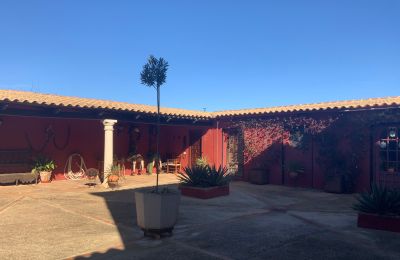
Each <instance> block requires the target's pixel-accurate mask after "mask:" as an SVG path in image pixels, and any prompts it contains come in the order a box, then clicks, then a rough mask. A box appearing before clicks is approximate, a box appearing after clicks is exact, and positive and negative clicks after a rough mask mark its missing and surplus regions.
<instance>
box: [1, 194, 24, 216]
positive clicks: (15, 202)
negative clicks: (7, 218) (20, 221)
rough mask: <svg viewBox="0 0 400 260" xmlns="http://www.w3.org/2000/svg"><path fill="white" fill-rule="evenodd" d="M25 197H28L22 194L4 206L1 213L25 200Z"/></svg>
mask: <svg viewBox="0 0 400 260" xmlns="http://www.w3.org/2000/svg"><path fill="white" fill-rule="evenodd" d="M25 197H26V196H25V195H22V196H20V197H18V198H17V199H15V200H13V201H11V202H9V203H8V204H6V205H5V206H3V207H2V208H0V214H3V213H4V212H6V211H7V210H8V209H9V208H11V207H12V206H14V205H16V204H17V203H18V202H19V201H21V200H23V199H24V198H25Z"/></svg>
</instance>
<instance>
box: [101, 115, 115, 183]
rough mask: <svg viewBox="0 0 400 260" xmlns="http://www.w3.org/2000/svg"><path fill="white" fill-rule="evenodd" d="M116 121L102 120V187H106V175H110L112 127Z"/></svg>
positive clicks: (112, 150)
mask: <svg viewBox="0 0 400 260" xmlns="http://www.w3.org/2000/svg"><path fill="white" fill-rule="evenodd" d="M116 123H117V120H113V119H104V120H103V125H104V164H103V169H104V181H103V185H104V186H105V187H108V175H109V174H110V173H111V172H110V169H111V166H112V164H113V160H114V158H113V156H114V125H115V124H116Z"/></svg>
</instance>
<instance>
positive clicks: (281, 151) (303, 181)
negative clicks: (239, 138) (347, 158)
mask: <svg viewBox="0 0 400 260" xmlns="http://www.w3.org/2000/svg"><path fill="white" fill-rule="evenodd" d="M319 116H320V117H321V118H328V117H331V116H332V114H328V113H325V114H320V115H319ZM247 119H248V118H247ZM236 123H237V122H236ZM230 124H231V123H230V122H229V121H225V122H223V126H224V128H229V127H230ZM351 127H352V126H351V125H349V126H348V127H347V128H344V129H340V130H338V131H339V132H337V134H338V135H339V136H341V138H342V141H343V144H341V146H342V148H341V149H348V148H349V145H350V144H349V143H348V140H347V139H346V138H347V135H348V133H349V132H350V129H351ZM369 131H370V129H368V127H366V128H365V134H366V136H368V135H369V134H370V133H369ZM287 135H288V133H287V132H283V133H282V134H281V138H278V139H279V140H278V141H276V142H275V143H273V144H272V145H271V146H269V147H268V148H267V150H265V151H264V152H263V153H262V154H261V155H259V156H260V158H261V157H262V156H269V157H268V158H271V157H273V160H272V161H273V164H271V165H270V167H269V182H270V183H271V184H277V185H286V186H296V187H306V188H316V189H322V188H323V187H324V182H325V181H324V178H325V176H324V171H323V169H321V167H320V165H319V163H318V156H319V151H318V150H319V147H318V144H317V142H316V141H315V140H312V139H311V140H310V141H309V142H310V143H309V144H308V147H309V148H308V149H306V150H299V149H295V148H293V147H291V146H289V145H288V144H287V143H286V139H287ZM282 142H283V143H282ZM366 142H368V144H367V149H366V151H365V153H364V154H363V156H362V157H361V159H360V174H359V175H358V176H357V177H356V180H355V190H356V191H357V192H360V191H364V190H365V189H368V188H369V185H370V174H371V173H370V165H371V164H370V163H371V162H370V157H371V155H370V146H371V145H372V144H371V143H370V140H369V139H368V140H366ZM224 150H225V153H226V147H224ZM225 160H226V158H225ZM254 161H257V160H254ZM254 161H249V162H247V163H245V165H244V174H243V178H242V179H243V180H245V181H248V180H249V171H250V170H251V169H252V168H254V167H255V165H254ZM290 161H299V162H301V163H302V165H303V166H304V168H305V173H304V174H302V175H301V176H299V177H298V178H296V179H293V178H290V177H289V176H288V173H287V171H285V170H284V169H283V165H285V164H287V163H288V162H290ZM225 163H226V162H225ZM282 175H284V176H282Z"/></svg>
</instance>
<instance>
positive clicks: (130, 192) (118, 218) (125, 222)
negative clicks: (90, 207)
mask: <svg viewBox="0 0 400 260" xmlns="http://www.w3.org/2000/svg"><path fill="white" fill-rule="evenodd" d="M120 188H121V189H118V188H116V189H114V190H111V191H105V192H94V193H92V194H93V195H95V196H99V197H101V198H103V199H104V201H105V202H106V205H107V208H108V210H109V212H110V214H111V216H112V218H113V222H114V224H115V225H116V227H117V228H118V232H119V235H120V237H121V240H122V245H118V246H117V247H114V248H110V249H109V250H107V251H106V252H99V251H97V252H93V253H89V254H85V255H81V256H79V257H76V258H75V259H110V258H114V257H117V256H119V257H121V254H122V255H124V253H125V254H129V253H128V252H126V251H127V250H128V249H129V248H132V246H133V244H134V242H135V241H136V240H137V239H138V238H141V237H143V236H144V235H143V231H142V230H141V229H140V228H139V227H138V226H137V224H136V205H135V191H138V190H151V189H152V188H153V187H146V188H136V189H122V188H123V186H120ZM160 188H161V189H162V188H168V189H176V185H173V184H171V185H161V186H160ZM122 258H123V257H122Z"/></svg>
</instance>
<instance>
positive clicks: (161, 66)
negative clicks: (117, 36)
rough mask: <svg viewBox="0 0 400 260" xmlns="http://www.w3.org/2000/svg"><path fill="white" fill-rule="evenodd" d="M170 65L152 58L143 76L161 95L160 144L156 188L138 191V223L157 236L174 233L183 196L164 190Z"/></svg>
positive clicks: (158, 121) (145, 81) (141, 75)
mask: <svg viewBox="0 0 400 260" xmlns="http://www.w3.org/2000/svg"><path fill="white" fill-rule="evenodd" d="M167 69H168V62H167V61H165V60H164V59H163V58H159V59H157V58H155V57H154V56H152V55H151V56H150V57H149V59H148V62H147V63H146V64H145V65H144V66H143V70H142V72H141V74H140V77H141V82H142V84H144V85H146V86H148V87H153V88H155V90H156V92H157V141H156V153H155V163H156V186H155V187H154V188H153V189H151V190H140V191H137V192H135V202H136V215H137V224H138V226H139V227H140V228H141V229H142V230H143V231H144V233H145V235H146V234H148V233H152V234H156V235H157V236H159V235H161V234H162V233H165V232H169V233H171V232H172V229H173V228H174V226H175V223H176V221H177V219H178V212H179V204H180V193H178V192H173V191H172V190H169V189H160V188H159V185H158V177H159V174H160V165H159V163H160V159H159V143H160V88H161V86H162V84H164V83H165V80H166V77H167Z"/></svg>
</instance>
